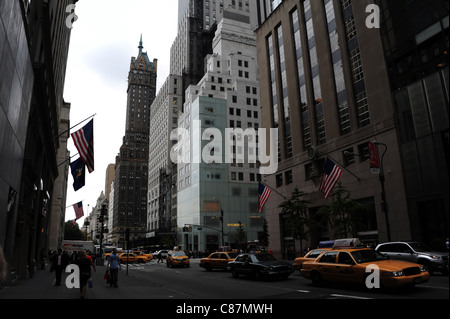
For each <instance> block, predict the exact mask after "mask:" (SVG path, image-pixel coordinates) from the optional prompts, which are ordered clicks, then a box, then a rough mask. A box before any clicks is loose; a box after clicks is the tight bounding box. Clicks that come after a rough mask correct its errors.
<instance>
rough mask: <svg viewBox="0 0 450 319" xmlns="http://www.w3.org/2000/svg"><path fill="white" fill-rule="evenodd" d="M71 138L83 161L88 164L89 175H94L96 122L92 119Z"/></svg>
mask: <svg viewBox="0 0 450 319" xmlns="http://www.w3.org/2000/svg"><path fill="white" fill-rule="evenodd" d="M71 136H72V138H73V143H74V144H75V147H76V148H77V150H78V153H79V154H80V157H81V159H82V160H83V162H84V163H85V164H86V166H87V168H88V170H89V173H92V172H93V171H94V120H93V119H92V120H91V121H90V122H89V123H88V124H86V125H85V126H84V127H83V128H82V129H80V130H78V131H76V132H75V133H72V134H71Z"/></svg>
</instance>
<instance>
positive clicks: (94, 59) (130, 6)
mask: <svg viewBox="0 0 450 319" xmlns="http://www.w3.org/2000/svg"><path fill="white" fill-rule="evenodd" d="M177 10H178V1H177V0H165V1H157V0H127V1H120V0H87V1H86V0H83V1H79V2H77V4H76V9H75V13H76V15H77V16H78V19H77V20H76V21H75V22H74V23H73V28H72V35H71V41H70V51H69V60H68V65H67V73H66V83H65V91H64V99H65V101H66V102H69V103H71V105H72V106H71V114H70V122H71V126H74V125H76V124H78V123H79V122H81V121H83V120H84V119H86V118H88V117H89V116H91V115H93V114H96V116H95V117H94V153H95V154H94V155H95V170H94V172H92V173H91V174H87V175H86V186H85V187H84V188H82V189H80V190H79V191H78V192H74V190H73V187H72V183H73V178H72V176H71V175H70V176H69V181H68V194H67V206H70V205H72V204H74V203H76V202H79V201H83V207H84V212H85V216H86V215H88V214H89V213H90V212H91V211H92V207H93V206H95V204H96V201H97V198H98V197H99V195H100V193H101V192H102V191H104V189H105V173H106V168H107V166H108V164H110V163H112V164H114V163H115V157H116V155H117V154H118V153H119V150H120V146H121V145H122V138H123V137H124V135H125V113H126V100H127V93H126V89H127V77H128V71H129V67H130V61H131V57H135V56H137V54H138V45H139V39H140V36H141V34H142V38H143V44H144V51H146V52H147V53H148V55H149V58H150V60H151V61H152V60H153V59H158V78H157V86H158V88H157V91H159V88H160V87H161V85H162V84H163V83H164V81H165V80H166V78H167V76H168V74H169V64H170V47H171V45H172V43H173V41H174V39H175V36H176V32H177V19H178V17H177V14H178V13H177V12H178V11H177ZM68 15H69V13H67V16H68ZM84 124H86V123H83V124H82V125H80V126H78V127H75V128H73V129H72V131H71V133H73V132H75V131H76V130H78V129H80V128H81V127H82V126H83V125H84ZM68 148H69V151H70V152H71V156H73V155H75V154H77V150H76V148H75V146H74V145H73V141H72V139H69V144H68ZM77 158H78V156H75V157H74V158H73V160H75V159H77ZM88 205H89V207H88ZM74 218H75V212H74V210H73V209H72V208H67V209H66V220H73V219H74ZM83 222H84V218H83V219H81V220H79V221H78V224H79V225H80V226H82V225H83Z"/></svg>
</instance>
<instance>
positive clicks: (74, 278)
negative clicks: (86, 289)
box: [66, 264, 80, 289]
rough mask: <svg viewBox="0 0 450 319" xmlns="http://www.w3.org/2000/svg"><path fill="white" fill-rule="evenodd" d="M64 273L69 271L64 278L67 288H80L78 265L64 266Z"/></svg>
mask: <svg viewBox="0 0 450 319" xmlns="http://www.w3.org/2000/svg"><path fill="white" fill-rule="evenodd" d="M66 273H69V275H68V276H67V278H66V287H67V288H69V289H73V288H80V267H78V265H75V264H70V265H68V266H67V267H66Z"/></svg>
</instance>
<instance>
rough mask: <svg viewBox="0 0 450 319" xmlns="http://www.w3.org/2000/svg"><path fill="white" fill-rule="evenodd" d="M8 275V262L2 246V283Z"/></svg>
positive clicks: (0, 262) (0, 280)
mask: <svg viewBox="0 0 450 319" xmlns="http://www.w3.org/2000/svg"><path fill="white" fill-rule="evenodd" d="M7 275H8V263H7V262H6V258H5V253H4V252H3V248H2V246H0V284H1V283H2V282H3V281H5V280H6V277H7Z"/></svg>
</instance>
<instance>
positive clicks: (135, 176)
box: [112, 36, 157, 246]
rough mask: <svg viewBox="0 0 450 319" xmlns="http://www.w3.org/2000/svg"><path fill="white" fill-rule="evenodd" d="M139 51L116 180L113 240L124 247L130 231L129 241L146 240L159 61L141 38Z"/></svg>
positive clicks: (130, 79)
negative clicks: (152, 117) (152, 114)
mask: <svg viewBox="0 0 450 319" xmlns="http://www.w3.org/2000/svg"><path fill="white" fill-rule="evenodd" d="M138 48H139V52H138V55H137V57H133V58H132V59H131V63H130V72H129V74H128V89H127V94H128V98H127V112H126V129H125V136H124V138H123V144H122V146H121V148H120V153H119V155H118V156H117V157H116V175H115V180H114V188H115V189H114V211H113V223H112V232H113V239H112V240H113V243H115V244H117V245H122V246H123V244H124V240H125V236H124V235H125V230H126V229H127V228H128V229H129V232H130V239H138V238H143V237H145V229H146V224H147V186H148V180H147V176H148V147H149V128H150V105H151V104H152V103H153V101H154V99H155V94H156V93H155V92H156V77H157V60H156V59H154V60H153V62H152V61H150V59H149V57H148V55H147V52H144V51H143V50H142V49H143V48H144V47H143V43H142V36H141V40H140V42H139V47H138Z"/></svg>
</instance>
